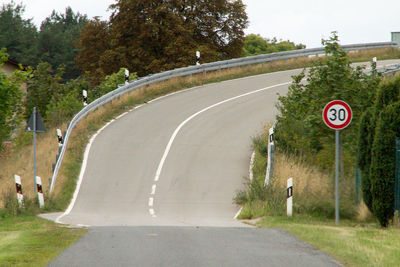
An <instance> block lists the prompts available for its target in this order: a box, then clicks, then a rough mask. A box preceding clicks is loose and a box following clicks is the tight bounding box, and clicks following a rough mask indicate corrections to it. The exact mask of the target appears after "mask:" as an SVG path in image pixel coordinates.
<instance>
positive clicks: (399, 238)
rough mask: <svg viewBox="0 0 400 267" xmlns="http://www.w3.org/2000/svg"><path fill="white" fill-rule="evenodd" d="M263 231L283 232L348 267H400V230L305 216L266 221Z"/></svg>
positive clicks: (260, 224) (264, 221)
mask: <svg viewBox="0 0 400 267" xmlns="http://www.w3.org/2000/svg"><path fill="white" fill-rule="evenodd" d="M258 226H260V227H268V228H280V229H284V230H285V231H287V232H289V233H291V234H293V235H295V236H297V237H298V238H300V239H301V240H303V241H305V242H307V243H310V244H311V245H312V246H314V247H315V248H316V249H319V250H323V251H325V252H327V253H329V254H330V255H332V256H333V257H334V258H335V259H336V260H338V261H339V262H340V263H342V264H344V265H345V266H399V264H400V229H399V228H394V227H391V228H389V229H382V228H380V227H379V225H378V224H377V223H369V224H368V223H359V222H356V221H347V220H345V221H343V220H342V221H341V223H340V226H337V225H335V224H334V221H333V220H327V219H323V218H312V217H305V216H295V217H293V218H288V217H265V218H263V219H262V220H261V221H260V222H259V223H258Z"/></svg>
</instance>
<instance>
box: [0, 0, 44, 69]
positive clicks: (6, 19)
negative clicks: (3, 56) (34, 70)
mask: <svg viewBox="0 0 400 267" xmlns="http://www.w3.org/2000/svg"><path fill="white" fill-rule="evenodd" d="M23 13H24V7H23V6H22V5H17V4H15V3H14V1H11V2H10V3H8V4H3V6H2V7H1V9H0V32H1V34H0V48H1V47H5V48H7V51H8V53H9V54H10V59H12V60H15V61H17V62H19V63H22V64H25V65H32V66H33V65H36V64H37V62H38V60H37V46H36V41H37V35H38V33H37V29H36V27H35V26H34V24H33V23H32V19H23V18H22V15H23Z"/></svg>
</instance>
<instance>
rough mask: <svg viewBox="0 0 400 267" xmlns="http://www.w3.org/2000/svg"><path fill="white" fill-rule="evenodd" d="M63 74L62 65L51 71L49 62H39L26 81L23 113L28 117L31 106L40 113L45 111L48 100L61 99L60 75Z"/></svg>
mask: <svg viewBox="0 0 400 267" xmlns="http://www.w3.org/2000/svg"><path fill="white" fill-rule="evenodd" d="M63 74H64V68H63V66H60V67H59V68H58V69H57V70H56V71H53V69H52V67H51V65H50V63H47V62H43V63H40V64H39V65H38V66H37V68H36V70H35V72H34V73H33V77H32V78H31V79H29V81H28V82H27V85H28V90H27V91H28V94H27V99H26V103H25V107H26V108H25V109H26V110H25V115H26V117H29V116H30V114H31V113H32V110H33V107H37V108H38V109H39V111H40V113H41V114H42V115H45V114H46V112H47V108H48V107H47V105H48V104H49V103H50V100H51V99H53V100H54V101H55V102H57V101H58V100H60V99H61V97H62V95H64V94H65V93H64V92H63V90H64V88H63V85H62V84H61V82H62V75H63Z"/></svg>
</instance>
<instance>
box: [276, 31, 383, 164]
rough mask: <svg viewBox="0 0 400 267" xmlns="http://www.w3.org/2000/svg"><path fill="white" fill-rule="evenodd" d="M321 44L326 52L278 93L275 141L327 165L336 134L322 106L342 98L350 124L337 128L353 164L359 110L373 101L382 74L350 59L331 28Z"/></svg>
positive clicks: (330, 158) (289, 149)
mask: <svg viewBox="0 0 400 267" xmlns="http://www.w3.org/2000/svg"><path fill="white" fill-rule="evenodd" d="M323 44H324V45H325V53H326V54H327V56H326V57H325V58H324V59H323V60H322V61H319V62H316V63H315V64H314V65H313V66H312V67H311V68H310V69H309V70H308V75H307V77H306V74H305V71H303V72H302V73H301V74H300V75H297V76H294V77H293V83H292V84H291V85H290V87H289V92H288V94H287V95H286V96H280V97H279V104H278V109H279V111H280V115H279V116H278V117H277V120H278V124H277V131H276V138H277V144H278V146H279V147H280V148H281V149H283V150H285V151H288V152H292V153H299V154H300V153H301V154H305V155H308V156H311V157H312V158H313V159H314V161H313V162H314V163H316V164H318V165H319V166H320V167H323V168H331V166H332V165H333V157H332V156H331V155H333V154H334V146H333V145H332V144H334V134H333V131H332V130H330V129H329V128H328V127H326V126H325V124H324V123H323V120H322V118H321V112H322V109H323V108H324V106H325V105H326V104H327V103H328V102H329V101H331V100H334V99H342V100H344V101H346V102H347V103H349V104H350V106H351V107H352V111H353V121H352V125H351V126H350V127H348V128H346V130H344V131H342V134H341V137H342V141H343V146H344V154H345V156H346V155H349V156H348V163H350V164H351V165H352V164H353V162H354V158H352V157H351V156H350V155H352V154H355V153H356V151H357V145H356V143H355V142H353V141H354V140H357V136H358V127H359V121H360V116H361V114H362V111H363V110H365V109H366V107H368V106H370V105H371V102H372V101H373V97H374V93H375V88H376V87H377V83H378V82H379V81H380V78H379V76H377V75H367V74H364V72H363V68H361V67H357V68H353V67H352V66H351V65H350V64H351V62H350V60H349V59H348V57H347V54H346V52H345V51H344V50H343V49H342V48H341V47H340V45H339V41H338V36H337V34H336V33H335V32H333V34H332V37H331V38H330V39H329V40H324V41H323ZM305 77H306V82H305V83H303V78H305Z"/></svg>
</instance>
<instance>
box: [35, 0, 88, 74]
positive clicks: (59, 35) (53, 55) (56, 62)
mask: <svg viewBox="0 0 400 267" xmlns="http://www.w3.org/2000/svg"><path fill="white" fill-rule="evenodd" d="M86 23H87V17H86V15H81V14H80V13H74V12H73V10H72V9H71V8H70V7H67V8H66V9H65V14H58V13H56V12H55V11H53V13H52V14H51V16H49V17H47V18H46V19H45V20H44V21H43V22H42V24H41V27H40V33H39V38H38V52H39V57H40V60H41V61H43V62H49V63H50V64H51V65H52V67H53V68H55V69H56V68H58V67H59V66H60V65H64V66H65V72H64V75H63V77H64V78H65V79H71V78H76V77H78V76H79V74H80V70H79V69H78V68H77V67H76V66H75V57H76V55H77V54H78V49H77V48H76V47H75V42H77V41H78V40H79V36H80V32H81V30H82V28H83V27H84V26H85V25H86Z"/></svg>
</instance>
